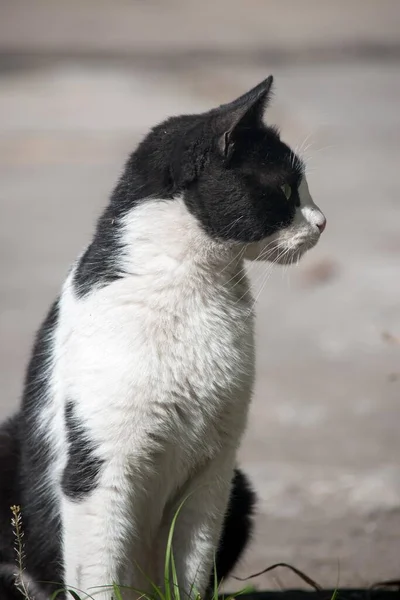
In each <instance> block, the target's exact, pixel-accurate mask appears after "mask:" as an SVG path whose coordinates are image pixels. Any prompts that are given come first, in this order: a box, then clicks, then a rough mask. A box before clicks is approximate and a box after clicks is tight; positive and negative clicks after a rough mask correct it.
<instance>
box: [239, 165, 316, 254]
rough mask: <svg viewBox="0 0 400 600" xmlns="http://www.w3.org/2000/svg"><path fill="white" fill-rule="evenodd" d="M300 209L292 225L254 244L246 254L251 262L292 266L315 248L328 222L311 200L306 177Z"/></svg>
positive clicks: (303, 182) (301, 187) (300, 194)
mask: <svg viewBox="0 0 400 600" xmlns="http://www.w3.org/2000/svg"><path fill="white" fill-rule="evenodd" d="M299 198H300V206H299V207H298V208H296V214H295V218H294V220H293V223H292V224H291V225H290V226H289V227H286V228H284V229H281V230H279V231H278V232H277V233H274V234H273V235H271V236H270V237H268V238H266V239H265V240H262V241H261V242H258V243H257V244H252V245H251V246H250V247H249V248H248V249H247V250H246V253H245V258H247V259H248V260H270V261H272V262H277V263H283V264H290V263H293V262H296V261H297V260H298V259H300V257H301V256H302V255H303V254H304V252H306V251H307V250H309V249H310V248H312V247H313V246H315V244H316V243H317V242H318V240H319V238H320V235H321V232H322V231H323V228H324V227H325V224H326V219H325V216H324V215H323V213H322V212H321V210H320V209H319V208H318V206H317V205H316V204H315V203H314V201H313V199H312V198H311V195H310V191H309V189H308V184H307V180H306V177H305V176H303V178H302V180H301V182H300V185H299Z"/></svg>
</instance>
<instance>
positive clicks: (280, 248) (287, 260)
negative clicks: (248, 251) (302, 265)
mask: <svg viewBox="0 0 400 600" xmlns="http://www.w3.org/2000/svg"><path fill="white" fill-rule="evenodd" d="M319 238H320V236H319V235H312V236H307V237H306V238H303V239H300V240H296V241H295V242H292V243H290V242H287V243H279V242H278V243H277V244H276V247H274V248H271V251H270V252H269V253H266V256H265V259H264V260H267V261H268V262H272V263H276V264H279V265H293V264H297V263H298V262H299V260H300V259H301V257H302V256H303V255H304V254H305V253H306V252H307V251H308V250H311V248H314V246H316V244H317V243H318V240H319Z"/></svg>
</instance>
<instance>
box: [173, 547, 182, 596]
mask: <svg viewBox="0 0 400 600" xmlns="http://www.w3.org/2000/svg"><path fill="white" fill-rule="evenodd" d="M171 571H172V582H173V584H174V599H175V600H181V593H180V591H179V585H178V575H177V573H176V567H175V559H174V552H173V551H172V552H171Z"/></svg>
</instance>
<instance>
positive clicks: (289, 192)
mask: <svg viewBox="0 0 400 600" xmlns="http://www.w3.org/2000/svg"><path fill="white" fill-rule="evenodd" d="M281 190H282V192H283V193H284V194H285V198H286V200H289V198H290V196H291V195H292V188H291V187H290V185H289V184H288V183H284V184H283V185H281Z"/></svg>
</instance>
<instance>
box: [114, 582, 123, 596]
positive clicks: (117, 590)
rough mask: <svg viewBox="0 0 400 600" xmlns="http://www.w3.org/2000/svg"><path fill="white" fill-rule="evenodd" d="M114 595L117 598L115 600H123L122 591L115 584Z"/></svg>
mask: <svg viewBox="0 0 400 600" xmlns="http://www.w3.org/2000/svg"><path fill="white" fill-rule="evenodd" d="M113 594H114V596H115V600H122V594H121V590H120V589H119V587H118V586H117V584H116V583H113Z"/></svg>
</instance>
